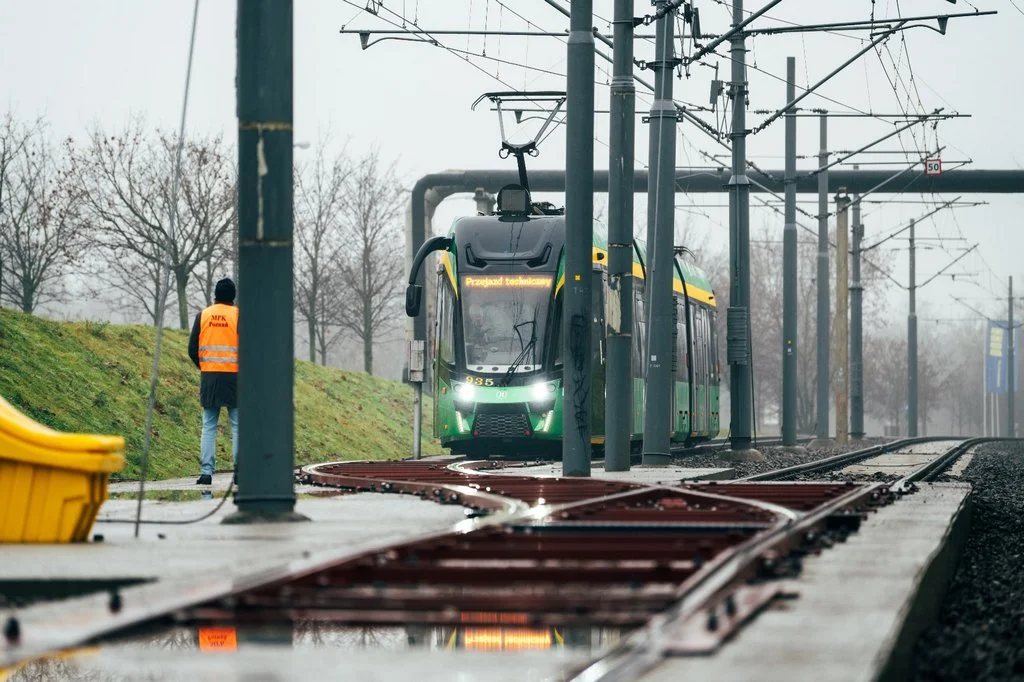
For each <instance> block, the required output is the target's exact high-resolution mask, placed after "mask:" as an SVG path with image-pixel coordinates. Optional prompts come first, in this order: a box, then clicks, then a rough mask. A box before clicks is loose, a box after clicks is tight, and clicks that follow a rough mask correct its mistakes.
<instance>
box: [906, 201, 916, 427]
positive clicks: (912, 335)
mask: <svg viewBox="0 0 1024 682" xmlns="http://www.w3.org/2000/svg"><path fill="white" fill-rule="evenodd" d="M916 266H917V262H916V254H915V252H914V221H913V220H911V221H910V312H909V313H908V314H907V436H908V437H910V438H914V437H915V436H917V280H916V279H915V278H916V276H917V270H916Z"/></svg>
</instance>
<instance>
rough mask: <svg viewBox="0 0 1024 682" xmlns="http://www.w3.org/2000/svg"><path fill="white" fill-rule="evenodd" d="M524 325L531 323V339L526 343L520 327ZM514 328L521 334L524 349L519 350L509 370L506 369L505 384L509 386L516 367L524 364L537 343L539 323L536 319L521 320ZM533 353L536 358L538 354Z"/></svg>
mask: <svg viewBox="0 0 1024 682" xmlns="http://www.w3.org/2000/svg"><path fill="white" fill-rule="evenodd" d="M524 325H531V327H530V340H529V341H527V342H526V343H525V344H523V336H522V334H521V333H520V331H519V328H520V327H522V326H524ZM512 329H513V330H515V332H516V335H517V336H519V345H520V346H522V349H523V350H521V351H520V352H519V355H517V356H516V359H515V360H513V361H512V364H510V365H509V366H508V370H506V372H505V376H504V377H503V378H502V385H503V386H508V382H510V381H512V375H513V374H515V372H516V369H518V368H519V365H521V364H523V360H525V359H526V354H527V353H529V352H530V351H532V350H533V348H534V347H535V346H536V345H537V332H536V329H537V323H536V321H535V320H527V321H526V322H520V323H519V324H517V325H515V326H514V327H512ZM533 355H534V360H536V355H537V354H536V353H534V354H533ZM534 364H536V362H534Z"/></svg>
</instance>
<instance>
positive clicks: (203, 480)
mask: <svg viewBox="0 0 1024 682" xmlns="http://www.w3.org/2000/svg"><path fill="white" fill-rule="evenodd" d="M212 484H213V476H210V474H202V475H201V476H200V477H199V478H198V479H196V485H212Z"/></svg>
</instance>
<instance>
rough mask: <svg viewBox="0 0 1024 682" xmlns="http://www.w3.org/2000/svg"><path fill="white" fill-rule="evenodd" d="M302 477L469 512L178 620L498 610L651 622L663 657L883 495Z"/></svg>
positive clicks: (720, 626)
mask: <svg viewBox="0 0 1024 682" xmlns="http://www.w3.org/2000/svg"><path fill="white" fill-rule="evenodd" d="M301 480H302V481H304V482H307V483H312V484H317V485H323V486H331V487H336V488H342V489H348V490H354V491H378V492H390V493H404V494H413V495H417V496H420V497H422V498H425V499H432V500H435V501H437V502H440V503H444V504H459V505H463V506H466V507H467V508H468V509H471V510H473V512H474V513H473V514H472V515H473V516H475V517H476V518H471V519H467V521H466V523H465V524H464V525H462V526H461V527H459V528H457V529H456V530H454V531H453V532H450V533H442V534H437V535H434V536H430V537H426V538H421V539H418V540H416V541H413V542H406V543H402V544H398V545H395V546H392V547H390V548H389V549H387V550H385V551H375V552H370V553H366V554H363V555H359V556H356V557H350V558H348V559H346V560H344V561H340V562H338V563H336V564H333V565H329V566H320V567H317V568H316V569H315V570H312V569H311V570H307V571H305V572H302V573H296V574H292V575H289V576H287V577H286V578H281V579H277V580H274V581H272V582H268V583H266V584H262V585H259V586H254V587H251V588H248V589H244V590H239V591H237V592H236V593H234V594H232V595H230V596H229V597H227V598H221V599H216V600H213V601H210V602H207V603H203V604H199V605H196V606H194V607H192V608H189V609H186V610H185V611H184V612H183V613H182V614H179V619H184V620H186V621H190V622H194V623H196V624H203V623H207V624H209V623H221V622H225V621H231V622H252V621H257V622H264V621H282V620H284V621H288V620H292V621H294V620H318V621H327V622H331V623H338V624H367V623H378V624H381V623H424V624H444V625H456V624H461V623H465V622H467V621H468V622H474V621H476V620H479V619H480V618H483V617H484V616H485V615H487V614H491V615H494V614H497V615H498V616H499V617H500V618H501V619H502V621H501V622H514V623H518V624H521V625H524V626H531V627H535V626H571V625H581V624H586V625H602V626H615V627H629V628H636V627H641V628H642V627H643V626H644V625H645V624H649V623H650V622H651V620H652V618H656V619H661V621H659V622H664V623H665V624H666V625H665V627H666V632H667V633H668V636H667V638H663V642H664V644H663V646H665V647H666V649H665V651H678V652H688V651H706V650H710V649H713V648H715V647H717V646H718V645H719V644H720V642H721V641H722V640H723V638H725V637H726V636H727V635H728V634H729V633H730V632H731V631H733V630H734V629H735V628H736V627H739V626H740V625H741V624H742V623H743V622H744V621H745V620H746V619H747V618H749V617H751V616H752V615H753V614H754V613H756V612H757V611H758V610H759V609H761V608H763V607H764V606H765V605H766V604H767V603H769V602H770V601H771V600H773V599H774V598H776V597H777V596H778V594H779V590H780V589H781V588H779V587H777V585H778V584H779V583H777V582H774V583H773V581H772V578H775V577H781V576H784V575H788V574H789V573H791V572H792V571H793V570H795V569H796V567H797V566H798V564H799V557H800V556H802V555H803V554H805V553H807V552H811V551H818V550H820V548H821V547H822V544H821V539H822V538H828V537H830V536H831V537H833V538H835V539H837V540H841V539H842V537H844V536H845V534H846V533H849V532H851V531H853V530H855V529H856V528H857V526H858V525H859V522H860V519H861V518H863V516H864V515H865V514H867V513H870V511H871V510H872V509H874V508H876V507H877V506H878V505H880V504H884V503H885V502H886V498H885V497H884V496H882V495H880V494H879V486H878V485H877V484H870V483H868V484H855V483H823V484H788V485H786V484H783V485H773V486H756V485H750V484H746V485H738V486H736V485H734V486H731V487H730V486H729V485H722V486H661V485H659V486H648V485H643V484H638V483H625V482H616V481H599V480H594V479H567V478H547V479H544V478H531V477H524V476H516V475H503V472H502V470H501V468H496V467H494V466H493V465H488V464H487V463H479V462H478V463H473V465H472V466H470V467H467V466H466V465H465V463H462V462H460V463H451V464H448V463H444V462H425V461H421V462H409V461H405V462H390V463H368V462H362V463H334V464H326V465H317V466H312V467H307V468H306V469H304V470H303V472H302V474H301ZM477 512H479V513H477ZM826 544H827V543H826ZM709 635H710V636H709Z"/></svg>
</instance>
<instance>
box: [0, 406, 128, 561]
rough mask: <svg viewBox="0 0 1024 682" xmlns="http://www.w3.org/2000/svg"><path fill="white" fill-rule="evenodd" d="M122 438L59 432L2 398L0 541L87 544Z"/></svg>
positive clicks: (118, 464) (120, 456) (119, 461)
mask: <svg viewBox="0 0 1024 682" xmlns="http://www.w3.org/2000/svg"><path fill="white" fill-rule="evenodd" d="M122 468H124V439H123V438H121V437H120V436H98V435H92V434H82V433H61V432H59V431H54V430H53V429H51V428H48V427H46V426H43V425H42V424H39V423H37V422H35V421H33V420H32V419H29V418H28V417H27V416H25V415H24V414H22V413H21V412H19V411H18V410H16V409H14V407H13V406H12V405H11V404H10V403H8V402H7V401H6V400H4V399H3V398H0V543H4V542H83V541H85V540H86V539H87V538H88V536H89V530H90V529H91V528H92V525H93V523H94V522H95V521H96V514H97V513H98V512H99V510H100V506H101V505H102V504H103V502H104V500H106V499H107V479H108V477H109V476H110V474H111V473H112V472H115V471H120V470H121V469H122Z"/></svg>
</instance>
